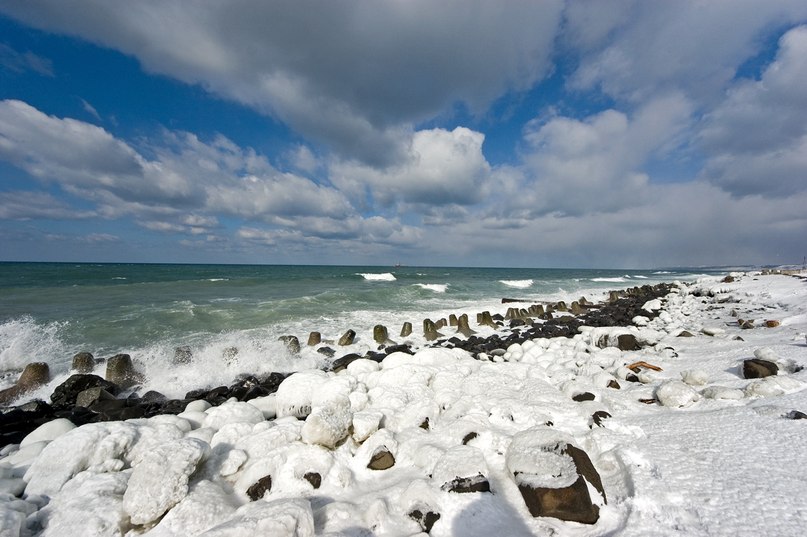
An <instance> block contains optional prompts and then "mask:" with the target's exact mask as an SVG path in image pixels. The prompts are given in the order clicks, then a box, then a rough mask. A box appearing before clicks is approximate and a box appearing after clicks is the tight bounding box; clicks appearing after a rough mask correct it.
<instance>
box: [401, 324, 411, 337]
mask: <svg viewBox="0 0 807 537" xmlns="http://www.w3.org/2000/svg"><path fill="white" fill-rule="evenodd" d="M410 335H412V323H410V322H408V321H407V322H405V323H404V324H403V326H402V327H401V337H407V336H410Z"/></svg>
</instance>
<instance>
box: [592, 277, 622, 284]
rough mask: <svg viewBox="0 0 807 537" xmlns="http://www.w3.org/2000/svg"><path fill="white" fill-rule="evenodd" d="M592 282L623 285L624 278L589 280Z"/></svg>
mask: <svg viewBox="0 0 807 537" xmlns="http://www.w3.org/2000/svg"><path fill="white" fill-rule="evenodd" d="M591 281H592V282H608V283H625V282H626V281H627V280H626V279H625V278H591Z"/></svg>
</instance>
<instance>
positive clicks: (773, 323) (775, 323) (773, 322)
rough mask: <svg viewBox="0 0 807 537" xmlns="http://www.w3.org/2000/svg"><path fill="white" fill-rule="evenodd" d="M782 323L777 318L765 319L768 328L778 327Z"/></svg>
mask: <svg viewBox="0 0 807 537" xmlns="http://www.w3.org/2000/svg"><path fill="white" fill-rule="evenodd" d="M780 324H781V323H780V322H779V321H777V320H775V319H768V320H767V321H765V326H767V327H768V328H776V327H777V326H779V325H780Z"/></svg>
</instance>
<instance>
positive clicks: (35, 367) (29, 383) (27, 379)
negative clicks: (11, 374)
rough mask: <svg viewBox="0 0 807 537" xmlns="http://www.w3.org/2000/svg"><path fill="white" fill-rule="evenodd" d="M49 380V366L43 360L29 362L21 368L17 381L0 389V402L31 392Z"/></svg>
mask: <svg viewBox="0 0 807 537" xmlns="http://www.w3.org/2000/svg"><path fill="white" fill-rule="evenodd" d="M48 381H50V368H49V367H48V364H46V363H45V362H31V363H30V364H28V365H26V366H25V369H23V370H22V374H21V375H20V378H19V379H18V380H17V383H16V384H15V385H14V386H12V387H11V388H7V389H5V390H3V391H0V403H7V402H9V401H13V400H14V399H17V398H19V397H21V396H22V395H24V394H26V393H28V392H31V391H33V390H35V389H37V388H39V387H41V386H44V385H45V384H47V383H48Z"/></svg>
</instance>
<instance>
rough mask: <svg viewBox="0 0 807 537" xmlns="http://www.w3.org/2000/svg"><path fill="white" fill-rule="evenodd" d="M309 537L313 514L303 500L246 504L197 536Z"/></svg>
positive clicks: (311, 536) (312, 524)
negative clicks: (265, 536) (268, 536)
mask: <svg viewBox="0 0 807 537" xmlns="http://www.w3.org/2000/svg"><path fill="white" fill-rule="evenodd" d="M245 535H271V536H272V537H313V535H314V515H313V513H312V512H311V504H310V502H309V501H308V500H307V499H304V498H299V499H284V500H275V501H271V502H267V501H262V502H250V503H248V504H246V505H244V506H242V507H240V508H239V509H238V510H237V511H236V512H235V513H233V514H232V515H231V516H230V518H229V520H227V521H225V522H223V523H221V524H219V525H217V526H215V527H213V528H211V529H209V530H207V531H205V532H204V533H202V534H200V535H199V537H243V536H245Z"/></svg>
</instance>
